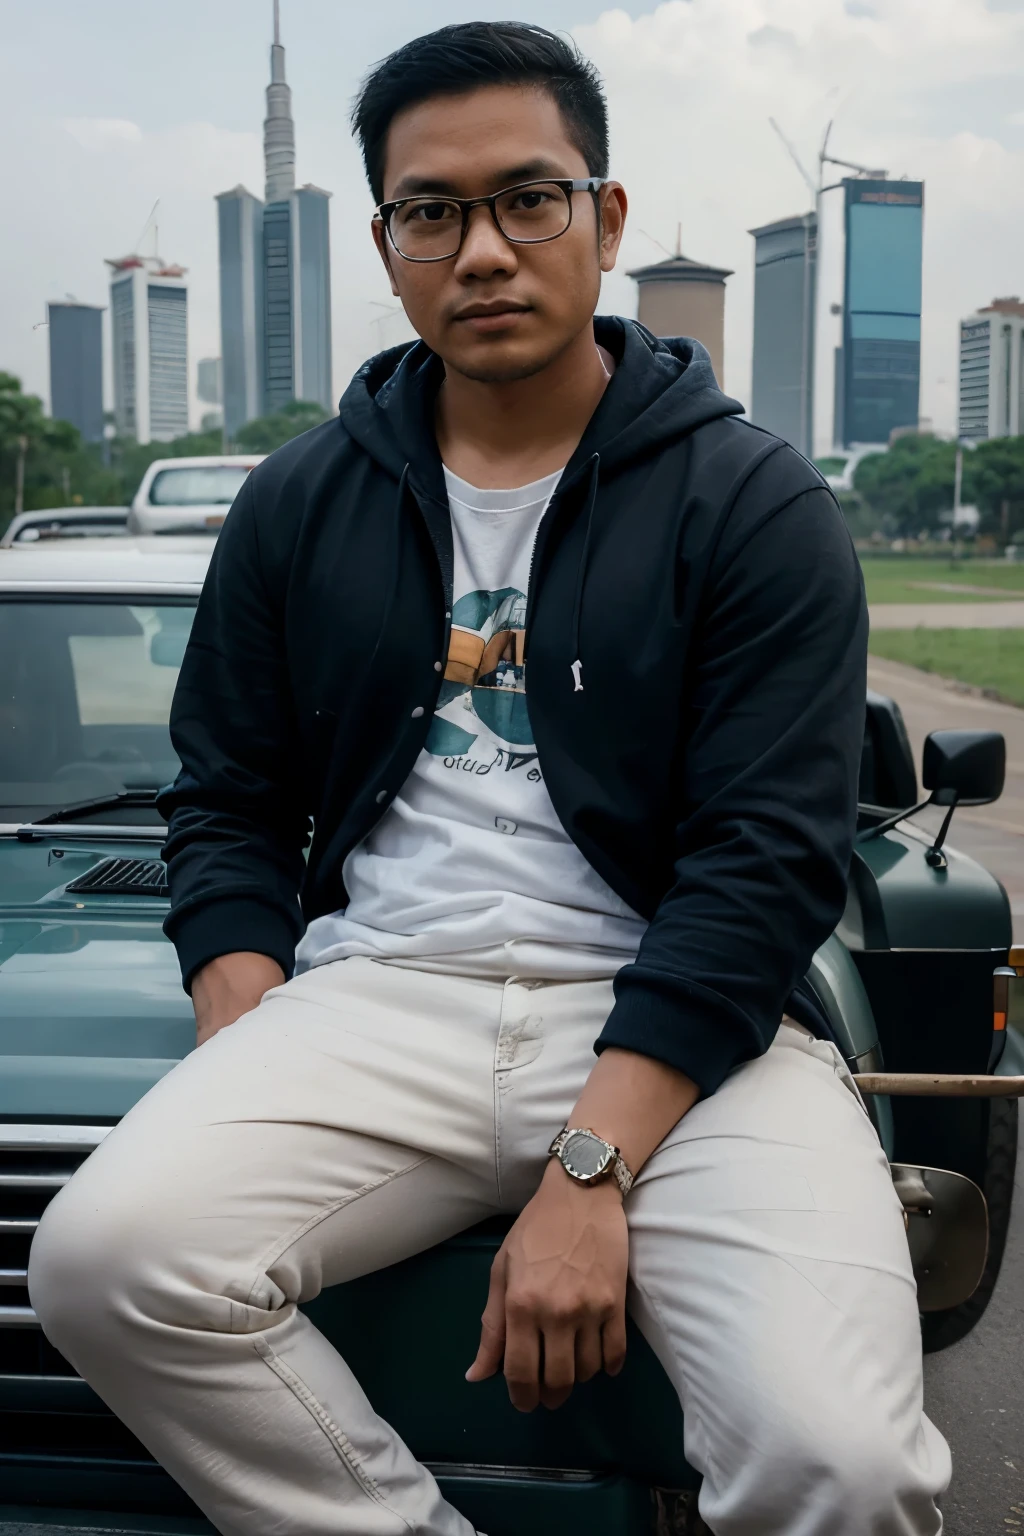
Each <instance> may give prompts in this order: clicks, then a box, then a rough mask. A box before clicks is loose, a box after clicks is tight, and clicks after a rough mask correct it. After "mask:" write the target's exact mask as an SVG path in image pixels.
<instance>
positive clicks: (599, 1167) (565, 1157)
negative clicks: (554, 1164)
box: [562, 1131, 612, 1179]
mask: <svg viewBox="0 0 1024 1536" xmlns="http://www.w3.org/2000/svg"><path fill="white" fill-rule="evenodd" d="M611 1158H612V1154H611V1152H610V1151H609V1149H608V1147H607V1146H606V1144H605V1143H604V1142H603V1141H600V1140H598V1138H597V1137H596V1136H588V1135H587V1134H586V1132H585V1131H574V1132H573V1134H572V1135H571V1136H570V1137H569V1138H568V1140H567V1141H566V1143H565V1146H564V1147H563V1148H562V1163H563V1165H564V1167H565V1168H566V1169H567V1170H568V1172H569V1173H573V1174H575V1175H576V1177H577V1178H578V1179H593V1178H596V1177H597V1175H598V1174H599V1173H603V1172H604V1170H605V1169H606V1168H607V1167H608V1164H609V1163H610V1162H611Z"/></svg>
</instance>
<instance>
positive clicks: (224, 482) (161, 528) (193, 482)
mask: <svg viewBox="0 0 1024 1536" xmlns="http://www.w3.org/2000/svg"><path fill="white" fill-rule="evenodd" d="M265 457H266V455H265V454H262V453H250V454H224V455H223V456H221V457H210V458H202V459H156V460H154V462H153V463H152V464H151V465H150V466H149V468H148V469H147V470H146V473H145V474H144V475H143V477H142V484H141V485H140V486H139V488H138V490H137V491H136V493H135V497H134V500H133V501H132V504H131V508H130V510H129V513H128V532H129V533H213V534H216V533H217V531H218V530H219V528H220V526H221V524H222V523H223V521H224V519H225V517H227V514H228V508H229V507H230V505H231V503H232V502H233V501H234V499H235V497H236V496H237V495H238V493H239V491H240V490H241V489H242V486H243V485H244V484H245V481H246V476H247V475H248V474H249V471H250V470H252V469H255V467H256V465H257V464H259V463H260V462H261V461H262V459H264V458H265Z"/></svg>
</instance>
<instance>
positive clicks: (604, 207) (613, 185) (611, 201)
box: [598, 181, 629, 272]
mask: <svg viewBox="0 0 1024 1536" xmlns="http://www.w3.org/2000/svg"><path fill="white" fill-rule="evenodd" d="M598 199H599V204H600V212H601V241H600V244H601V271H602V272H610V271H611V270H612V268H613V267H614V265H615V262H616V259H617V258H618V254H619V246H620V245H621V244H622V232H623V230H624V229H625V226H626V212H627V209H628V207H629V204H628V202H627V199H626V189H625V187H623V186H621V185H620V183H619V182H617V181H609V182H606V183H605V185H604V186H603V187H602V188H601V190H600V192H599V193H598Z"/></svg>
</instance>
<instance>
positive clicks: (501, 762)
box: [296, 469, 646, 980]
mask: <svg viewBox="0 0 1024 1536" xmlns="http://www.w3.org/2000/svg"><path fill="white" fill-rule="evenodd" d="M444 473H445V482H446V485H447V489H448V501H449V506H450V508H451V519H452V536H453V543H454V554H455V575H454V607H453V609H452V631H451V642H450V646H449V652H448V660H447V665H446V667H445V675H444V681H443V682H442V684H441V692H440V695H439V697H438V701H437V707H436V709H435V712H434V718H433V720H432V722H431V726H430V732H429V735H428V736H427V740H426V745H425V746H424V748H423V750H422V751H421V752H420V754H419V757H418V758H417V761H416V764H415V766H414V767H413V770H412V772H411V773H410V775H409V777H408V779H407V780H406V782H405V784H404V785H403V786H402V789H401V792H400V793H399V794H398V795H397V796H396V798H395V799H394V800H393V801H392V803H391V805H390V806H389V807H388V809H387V811H386V812H385V814H384V816H383V817H382V819H381V820H380V821H379V822H378V824H377V826H376V827H375V828H374V829H373V831H372V832H371V833H370V834H369V836H368V837H367V838H366V839H365V841H364V842H362V843H361V844H360V845H359V846H358V847H357V848H355V849H353V851H352V852H351V853H350V854H349V856H348V859H347V860H346V862H345V869H344V880H345V887H346V889H347V891H348V894H349V904H348V906H347V908H346V909H345V910H344V911H342V912H335V913H332V914H331V915H329V916H325V917H318V918H315V919H314V921H313V922H311V923H310V925H309V928H308V929H307V931H306V935H305V937H304V938H303V940H302V942H301V944H300V945H299V948H298V951H297V954H296V966H297V969H298V970H299V971H303V970H308V969H310V967H312V966H314V965H324V964H326V963H327V962H329V961H332V960H343V959H347V958H348V957H349V956H351V955H368V956H370V957H371V958H373V959H379V960H389V961H392V962H393V963H396V964H409V965H414V966H416V967H418V968H420V969H445V970H447V969H457V970H459V971H460V972H462V973H464V974H474V975H484V976H510V975H516V976H526V977H535V978H543V979H546V980H570V979H573V980H575V979H582V978H584V977H604V976H610V975H614V973H615V972H616V971H617V970H618V969H619V968H620V967H621V966H623V965H625V964H627V963H628V962H629V961H630V960H632V959H633V958H634V956H635V954H636V951H637V947H638V946H639V943H640V938H641V935H642V934H643V931H644V929H645V927H646V923H645V922H644V920H643V918H641V917H640V916H639V915H638V914H637V913H636V912H634V911H633V910H632V908H631V907H629V906H627V905H626V903H625V902H624V901H622V900H621V898H620V897H618V896H617V895H616V894H615V892H614V891H613V890H612V889H611V888H610V887H609V886H608V885H607V884H606V883H605V881H604V880H602V879H601V877H600V875H598V873H597V871H596V870H594V869H592V868H591V866H590V865H589V864H588V863H587V861H586V859H585V858H584V857H583V855H582V853H580V851H579V849H578V848H577V847H576V845H575V844H574V843H573V842H572V840H571V839H570V838H569V836H568V835H567V833H566V832H565V830H564V829H563V827H562V825H561V823H560V822H559V820H558V817H557V816H556V815H555V809H554V806H553V805H552V804H551V800H550V797H549V795H548V792H547V790H546V789H545V787H544V780H543V778H542V777H541V771H540V766H539V763H538V760H537V749H536V747H535V746H534V741H533V731H532V729H531V727H530V719H529V714H528V712H527V696H526V677H525V671H526V669H525V668H524V666H523V664H522V657H523V640H524V637H525V633H526V630H525V625H526V593H527V585H528V582H529V574H530V561H531V559H532V555H533V545H534V540H535V538H536V534H537V528H538V526H539V524H540V520H541V518H542V517H543V515H544V512H545V511H546V509H547V505H548V502H549V501H550V500H551V497H552V495H553V493H554V490H555V487H556V485H557V484H558V480H559V478H560V476H559V474H554V475H547V476H546V477H545V478H544V479H543V480H536V481H534V482H533V483H532V484H531V485H524V486H521V487H519V488H518V489H517V490H509V491H504V490H502V491H481V490H477V489H476V488H475V487H474V486H472V485H469V484H467V483H466V481H465V480H460V479H459V478H458V477H457V476H456V475H453V474H452V473H451V471H450V470H448V469H445V472H444Z"/></svg>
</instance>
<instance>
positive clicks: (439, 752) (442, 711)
mask: <svg viewBox="0 0 1024 1536" xmlns="http://www.w3.org/2000/svg"><path fill="white" fill-rule="evenodd" d="M525 638H526V595H525V593H523V592H520V591H518V589H517V588H515V587H501V588H499V590H498V591H496V592H487V591H484V590H482V589H480V588H478V589H477V590H476V591H473V592H467V593H466V594H465V595H464V596H463V597H461V598H460V599H459V600H458V602H457V603H456V604H455V606H454V608H453V609H452V630H451V640H450V643H449V646H448V661H447V665H446V666H445V670H444V681H443V682H442V684H441V692H440V694H439V696H438V701H437V706H436V708H435V711H434V718H433V721H432V722H431V726H430V731H429V734H428V736H427V740H426V743H425V745H426V750H427V751H428V752H430V753H432V754H433V756H435V757H444V758H454V757H464V756H465V754H466V753H468V752H469V751H470V750H471V749H475V752H476V754H477V755H478V756H481V758H482V759H484V760H488V759H489V760H490V761H491V763H492V765H493V766H498V765H499V764H500V765H501V766H503V767H505V768H506V769H509V768H519V767H523V766H525V765H526V764H527V763H532V762H534V761H535V759H536V756H537V754H536V752H535V751H531V750H530V749H531V748H532V747H533V744H534V743H533V731H532V729H531V726H530V716H529V712H528V710H527V705H526V679H525V667H524V664H523V662H524V655H523V653H524V642H525Z"/></svg>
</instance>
